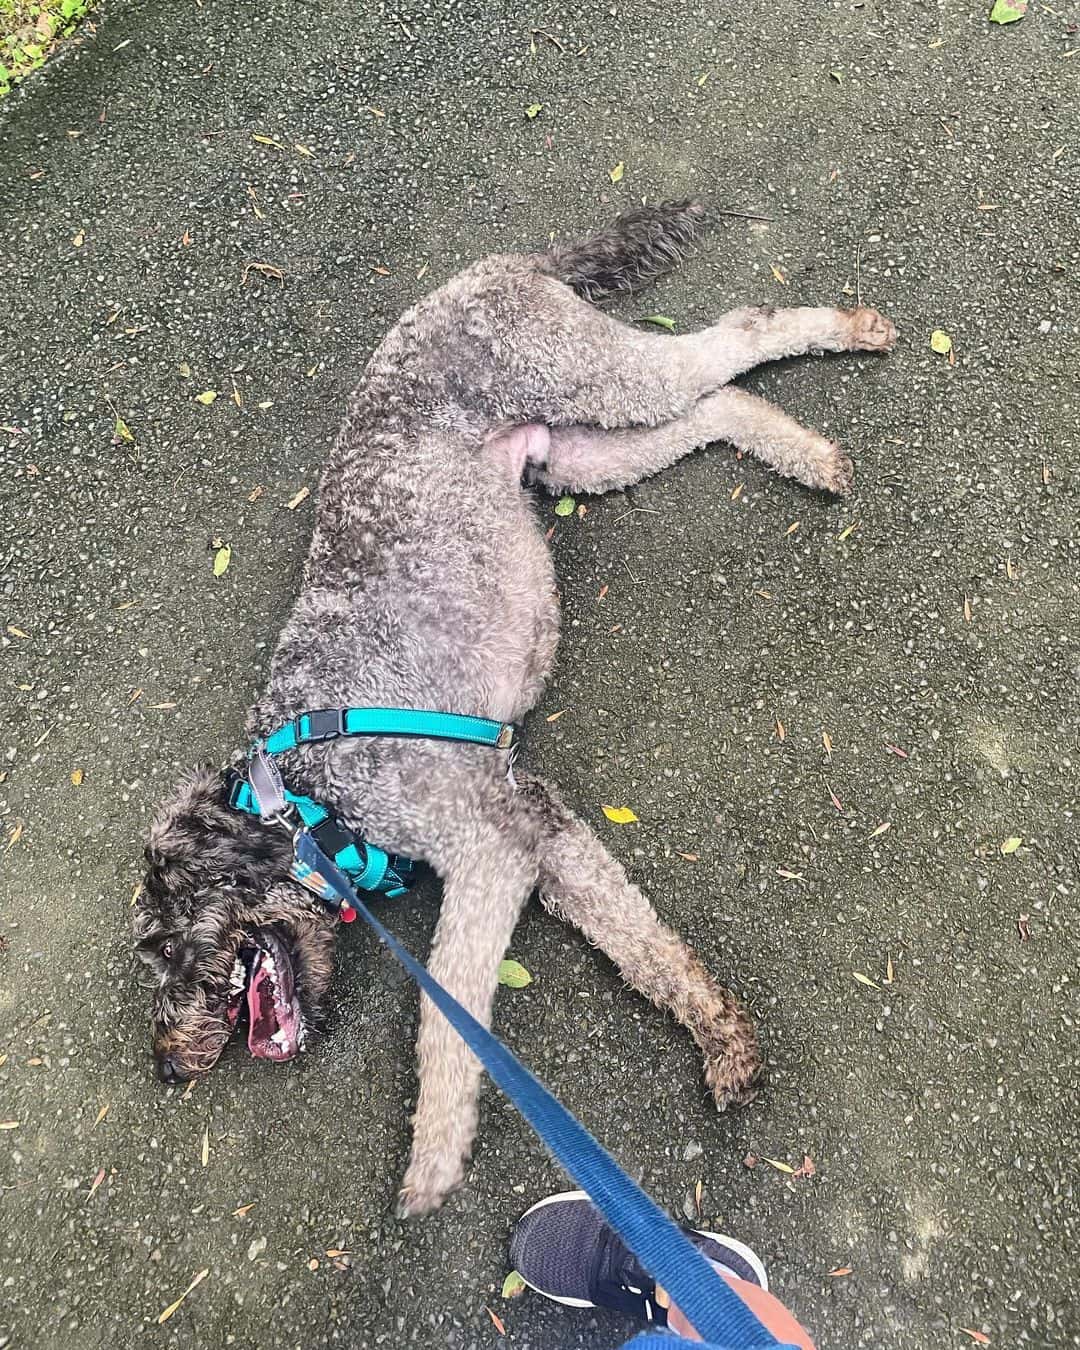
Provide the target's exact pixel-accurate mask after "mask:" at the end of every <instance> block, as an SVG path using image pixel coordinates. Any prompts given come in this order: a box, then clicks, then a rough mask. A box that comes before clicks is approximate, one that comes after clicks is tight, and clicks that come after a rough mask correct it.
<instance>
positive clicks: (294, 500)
mask: <svg viewBox="0 0 1080 1350" xmlns="http://www.w3.org/2000/svg"><path fill="white" fill-rule="evenodd" d="M310 496H311V489H310V488H309V487H302V488H301V489H300V491H299V492H298V493H296V495H295V496H293V497H290V498H289V500H288V501H287V502H286V503H285V505H286V507H287V508H288V510H290V511H295V510H296V508H297V507H298V506H299V505H300V503H301V502H306V501H307V499H308V498H309V497H310Z"/></svg>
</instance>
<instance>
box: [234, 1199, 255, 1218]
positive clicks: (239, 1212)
mask: <svg viewBox="0 0 1080 1350" xmlns="http://www.w3.org/2000/svg"><path fill="white" fill-rule="evenodd" d="M258 1203H259V1202H258V1200H252V1202H251V1204H250V1205H241V1206H240V1208H239V1209H234V1210H233V1218H234V1219H242V1218H243V1217H244V1215H245V1214H250V1213H251V1211H252V1210H253V1209H254V1208H255V1206H256V1205H257V1204H258Z"/></svg>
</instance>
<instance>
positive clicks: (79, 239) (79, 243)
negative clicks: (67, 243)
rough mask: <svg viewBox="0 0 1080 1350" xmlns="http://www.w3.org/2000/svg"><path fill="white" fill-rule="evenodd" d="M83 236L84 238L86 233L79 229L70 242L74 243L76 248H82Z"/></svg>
mask: <svg viewBox="0 0 1080 1350" xmlns="http://www.w3.org/2000/svg"><path fill="white" fill-rule="evenodd" d="M85 238H86V235H85V234H84V233H83V231H82V230H80V231H79V233H78V234H77V235H76V236H75V238H74V239H72V241H71V242H72V243H73V244H74V245H75V247H76V248H82V246H83V240H84V239H85Z"/></svg>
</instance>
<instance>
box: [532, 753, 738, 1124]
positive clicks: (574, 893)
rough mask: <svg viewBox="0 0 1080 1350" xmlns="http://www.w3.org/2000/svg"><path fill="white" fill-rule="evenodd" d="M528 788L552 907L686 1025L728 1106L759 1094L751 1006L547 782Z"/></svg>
mask: <svg viewBox="0 0 1080 1350" xmlns="http://www.w3.org/2000/svg"><path fill="white" fill-rule="evenodd" d="M520 795H521V797H522V799H523V800H524V801H525V802H526V803H527V804H528V805H529V807H530V809H531V811H532V812H533V813H534V814H535V816H536V818H537V819H538V821H539V822H540V825H541V830H542V834H541V839H540V842H539V862H540V873H539V889H540V900H541V903H542V904H543V905H544V907H545V909H548V910H550V911H551V912H552V913H553V914H555V915H557V916H559V917H560V918H563V919H565V920H568V921H569V922H570V923H572V924H573V925H574V926H575V927H577V928H580V929H581V931H582V932H583V933H584V934H585V936H586V937H587V938H588V939H589V941H590V942H592V943H593V944H594V945H595V946H597V947H599V948H600V949H601V950H602V951H603V952H605V953H606V954H607V955H608V956H609V957H610V958H611V959H612V961H614V962H615V965H616V966H617V967H618V969H619V973H620V974H621V975H622V977H623V979H624V980H626V982H627V983H628V984H631V985H633V987H634V988H635V989H637V990H638V991H639V992H640V993H642V994H644V995H645V997H646V998H648V999H651V1000H652V1002H653V1003H655V1004H656V1005H657V1007H659V1008H663V1009H664V1010H665V1011H667V1012H669V1013H671V1014H672V1016H673V1017H675V1018H676V1019H677V1020H678V1021H679V1022H681V1023H682V1024H683V1026H685V1027H686V1028H687V1030H688V1031H689V1032H690V1034H691V1036H693V1038H694V1040H695V1041H696V1042H697V1045H698V1048H699V1049H700V1050H701V1053H702V1055H703V1057H704V1060H705V1079H706V1082H707V1083H708V1085H709V1087H710V1089H711V1090H712V1093H713V1096H714V1097H715V1099H716V1103H717V1105H718V1106H719V1107H720V1109H721V1110H723V1108H724V1107H725V1106H727V1105H728V1104H729V1103H732V1102H746V1101H749V1100H751V1098H752V1097H753V1095H754V1083H755V1080H756V1079H757V1077H758V1074H759V1072H760V1067H761V1058H760V1053H759V1050H758V1043H757V1035H756V1033H755V1031H754V1026H753V1023H752V1022H751V1020H750V1018H749V1016H748V1015H747V1013H746V1012H745V1011H744V1010H743V1009H742V1008H741V1007H740V1006H739V1004H738V1003H737V1002H736V1000H735V998H734V997H733V995H732V994H730V993H729V992H728V990H726V989H724V988H723V987H722V986H721V985H719V984H718V983H717V982H716V981H715V980H714V979H713V977H712V976H711V975H710V974H709V972H708V971H707V970H706V969H705V967H704V966H703V965H702V964H701V962H700V960H699V959H698V957H697V956H696V955H695V954H694V952H693V951H692V950H691V949H690V947H688V946H687V944H686V943H685V942H684V941H683V940H682V939H681V938H680V937H679V936H678V934H677V933H674V932H673V931H672V930H671V929H670V928H668V927H667V926H666V924H663V923H661V921H660V919H659V917H658V916H657V914H656V911H655V910H654V909H653V907H652V906H651V905H650V904H649V902H648V900H646V898H645V896H644V895H642V893H641V891H640V890H638V888H637V887H636V886H635V885H634V884H633V883H632V882H631V881H630V880H629V878H628V877H627V875H626V873H625V872H624V871H623V869H622V867H621V866H620V865H619V864H618V863H617V862H616V861H615V859H614V858H612V857H611V855H610V854H609V853H608V852H607V850H606V849H605V848H604V846H603V845H602V844H601V843H600V841H599V839H597V837H596V836H595V835H594V834H593V832H592V831H591V830H590V829H589V828H588V826H586V825H585V824H584V823H583V822H582V821H580V820H578V818H577V817H576V816H575V815H573V813H572V812H571V811H569V810H568V809H567V808H566V807H565V806H564V805H563V803H562V802H561V801H560V800H559V798H558V797H557V795H556V794H555V793H554V791H553V790H552V789H551V788H550V787H549V786H548V785H547V784H546V783H544V782H542V781H541V780H540V779H538V778H535V777H533V776H532V775H531V774H530V775H528V776H527V777H526V776H523V781H522V782H521V786H520Z"/></svg>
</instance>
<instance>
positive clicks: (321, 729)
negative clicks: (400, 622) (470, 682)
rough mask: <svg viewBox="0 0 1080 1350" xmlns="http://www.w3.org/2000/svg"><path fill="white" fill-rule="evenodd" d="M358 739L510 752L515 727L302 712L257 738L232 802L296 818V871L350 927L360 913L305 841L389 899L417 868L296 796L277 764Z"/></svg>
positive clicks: (414, 713)
mask: <svg viewBox="0 0 1080 1350" xmlns="http://www.w3.org/2000/svg"><path fill="white" fill-rule="evenodd" d="M356 736H393V737H395V738H398V739H405V740H429V741H458V742H461V743H464V744H469V745H486V746H488V747H489V748H491V749H493V750H510V749H511V747H512V745H513V739H514V728H513V726H512V725H511V724H510V723H508V722H495V721H492V720H491V719H490V718H487V717H464V716H461V715H460V714H458V713H442V712H422V711H419V710H417V709H413V708H320V709H317V710H316V711H314V712H306V713H302V714H301V715H300V716H299V717H296V718H294V719H293V720H292V721H291V722H286V723H285V725H284V726H281V727H278V728H277V730H276V731H273V732H271V733H270V735H269V736H267V737H265V738H264V739H263V740H261V741H256V743H255V744H254V745H253V746H252V748H251V750H250V751H249V752H248V772H247V774H246V775H245V774H242V773H239V772H237V771H236V770H232V771H231V772H230V774H229V778H228V782H227V787H228V800H229V805H230V806H232V807H234V808H235V809H236V810H237V811H243V812H245V813H246V814H247V815H252V816H259V817H260V818H261V819H262V820H265V821H271V822H277V823H280V824H282V825H284V826H286V827H288V828H292V824H291V820H290V818H292V817H295V818H296V819H297V820H299V822H300V825H299V828H298V829H297V830H296V833H295V837H294V846H293V853H294V857H293V863H292V867H291V869H290V874H291V876H292V877H293V879H294V880H295V881H298V882H299V883H300V884H301V885H302V886H306V887H307V889H308V890H310V891H314V893H315V894H316V895H317V896H319V898H320V899H321V900H323V901H324V902H325V904H326V905H328V906H329V908H330V909H331V910H333V912H334V913H335V914H337V915H338V917H339V918H341V919H342V920H343V922H345V923H351V922H352V920H353V919H354V918H355V917H356V911H355V910H354V909H353V907H352V906H351V905H350V904H349V903H348V896H347V895H345V894H343V893H342V891H341V889H340V888H339V887H338V886H336V885H335V884H334V882H333V880H332V878H331V877H328V876H325V875H323V873H322V872H320V871H319V870H318V867H317V866H313V865H312V863H311V861H305V859H304V858H302V857H301V856H300V854H301V852H304V853H305V854H308V855H309V857H310V856H311V855H310V853H309V851H308V850H306V849H302V848H301V843H302V836H306V837H309V838H311V839H313V840H314V841H315V843H316V844H317V845H318V849H319V851H320V852H321V853H322V854H324V855H325V856H326V858H327V859H329V860H330V861H331V862H332V863H333V864H334V866H335V867H337V868H338V869H339V870H340V871H341V872H343V873H344V874H345V876H346V877H347V878H348V880H349V881H350V882H351V883H352V885H353V886H354V887H356V889H357V890H360V891H370V892H372V893H374V894H377V895H386V896H389V897H391V898H394V897H396V896H399V895H404V894H405V892H406V891H407V890H408V889H409V887H410V886H411V885H412V884H413V880H414V873H415V868H416V864H415V863H414V862H413V861H412V859H411V858H404V857H401V856H400V855H399V854H391V853H385V852H384V851H383V850H382V849H381V848H376V847H375V845H374V844H369V843H368V842H367V840H366V839H364V838H362V836H360V835H359V834H357V833H356V832H355V831H354V830H350V829H349V828H348V827H347V826H345V825H343V824H342V823H341V821H339V820H338V819H337V818H336V817H335V816H334V814H333V813H332V812H331V811H330V810H329V809H328V808H327V807H325V806H323V805H322V804H321V803H320V802H317V801H315V800H313V799H312V798H311V797H305V796H303V795H302V794H301V793H298V792H290V791H289V790H288V789H287V788H286V787H285V786H284V785H283V783H282V781H281V774H280V772H279V771H278V768H277V765H276V764H275V763H274V759H275V757H276V756H278V755H283V754H286V753H287V752H288V751H290V750H296V749H297V748H298V747H300V746H303V745H319V744H322V743H323V742H324V741H336V740H340V739H342V738H349V737H356ZM314 856H317V855H314ZM327 870H329V869H327Z"/></svg>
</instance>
